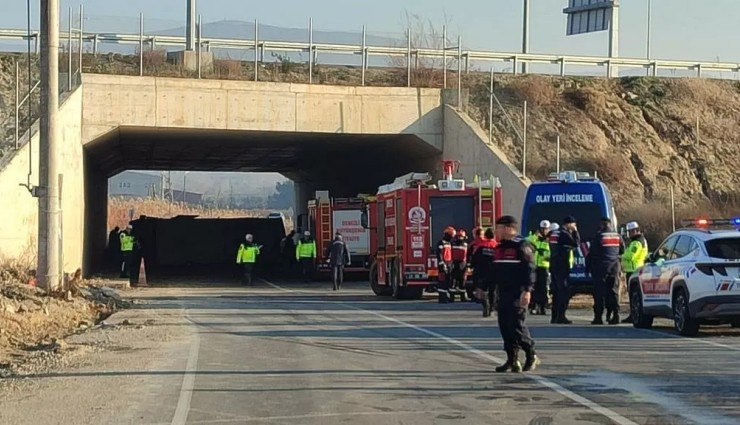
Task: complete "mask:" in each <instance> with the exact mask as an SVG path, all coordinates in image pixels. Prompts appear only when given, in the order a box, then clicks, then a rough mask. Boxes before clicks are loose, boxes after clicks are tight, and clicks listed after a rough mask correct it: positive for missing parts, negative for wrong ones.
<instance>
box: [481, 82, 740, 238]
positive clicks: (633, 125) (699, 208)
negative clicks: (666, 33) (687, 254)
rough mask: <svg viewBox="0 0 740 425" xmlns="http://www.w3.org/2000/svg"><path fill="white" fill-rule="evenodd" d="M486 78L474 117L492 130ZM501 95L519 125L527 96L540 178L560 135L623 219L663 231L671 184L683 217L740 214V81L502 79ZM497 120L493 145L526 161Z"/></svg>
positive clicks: (531, 146)
mask: <svg viewBox="0 0 740 425" xmlns="http://www.w3.org/2000/svg"><path fill="white" fill-rule="evenodd" d="M488 84H489V83H488V81H486V80H485V79H481V78H479V80H478V81H477V82H473V81H470V86H471V88H472V90H471V96H472V97H471V104H472V105H471V110H470V111H469V113H470V114H471V115H473V116H474V117H475V118H476V119H477V120H478V121H479V122H480V123H481V124H482V125H483V126H484V127H487V121H488V117H487V116H488V101H489V100H488V99H489V98H488ZM495 92H496V94H497V96H498V97H499V99H500V100H501V102H502V104H503V106H504V109H505V110H506V111H507V113H508V114H509V116H510V117H511V119H512V121H513V122H514V123H515V124H520V123H521V122H522V113H523V107H522V106H523V101H524V100H527V106H528V148H527V170H528V175H529V176H530V177H532V178H543V177H545V176H546V175H547V173H548V172H552V171H554V168H555V146H556V137H557V135H558V134H559V135H560V136H561V164H562V167H561V168H563V169H577V170H582V171H591V172H593V171H597V172H598V175H599V177H600V178H601V179H602V180H604V181H605V182H606V183H607V184H608V185H609V187H610V188H611V190H612V192H613V195H614V198H615V203H616V205H617V209H618V213H619V215H620V217H621V218H622V220H626V219H638V220H642V221H644V222H646V223H650V225H651V226H654V227H655V226H657V227H656V228H655V229H653V230H656V231H661V232H664V231H665V225H666V224H667V223H670V215H669V213H668V212H669V197H670V190H671V187H673V189H674V191H675V199H676V203H677V211H678V215H679V217H678V218H679V219H680V218H682V217H683V216H686V215H693V214H703V215H713V214H732V213H735V214H737V213H738V212H740V211H738V207H739V206H740V83H738V82H736V81H730V80H707V79H677V78H676V79H670V78H663V79H658V78H622V79H612V80H608V79H602V78H582V77H549V76H519V77H515V76H499V77H498V78H496V82H495ZM493 125H494V132H493V134H494V143H496V144H497V145H498V146H500V147H501V148H502V149H503V150H504V152H505V153H506V154H507V156H508V157H509V159H510V160H511V161H512V162H513V163H514V164H516V165H517V166H519V165H520V164H521V158H522V144H521V142H520V141H519V140H518V138H517V136H516V135H515V133H514V132H513V131H512V129H511V126H510V125H509V124H508V121H507V120H506V118H505V116H504V115H503V113H502V112H501V109H500V108H498V107H495V108H494V120H493ZM661 226H662V228H658V227H661Z"/></svg>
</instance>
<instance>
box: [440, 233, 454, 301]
mask: <svg viewBox="0 0 740 425" xmlns="http://www.w3.org/2000/svg"><path fill="white" fill-rule="evenodd" d="M454 237H455V229H454V228H453V227H452V226H447V228H445V230H444V233H443V235H442V239H440V240H439V242H437V270H438V272H439V274H438V277H437V281H438V282H439V283H438V286H437V293H438V294H439V303H440V304H447V303H451V302H454V301H455V298H454V297H451V296H450V295H451V294H450V290H451V289H452V287H451V285H450V283H451V281H452V279H451V274H450V272H451V271H452V239H453V238H454Z"/></svg>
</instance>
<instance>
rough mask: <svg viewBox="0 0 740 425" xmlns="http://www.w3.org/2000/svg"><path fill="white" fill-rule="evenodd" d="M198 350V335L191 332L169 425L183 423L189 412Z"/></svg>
mask: <svg viewBox="0 0 740 425" xmlns="http://www.w3.org/2000/svg"><path fill="white" fill-rule="evenodd" d="M199 351H200V337H199V336H198V334H197V333H195V332H193V340H192V342H191V343H190V354H189V355H188V363H187V366H186V367H185V376H183V378H182V386H181V387H180V398H179V399H178V400H177V408H176V409H175V415H174V416H173V417H172V422H171V425H185V423H186V422H187V420H188V413H189V412H190V400H191V399H192V397H193V389H194V388H195V373H196V372H197V370H198V352H199Z"/></svg>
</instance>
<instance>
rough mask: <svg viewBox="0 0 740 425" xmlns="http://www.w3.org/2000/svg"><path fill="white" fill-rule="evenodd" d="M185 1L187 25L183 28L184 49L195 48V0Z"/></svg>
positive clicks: (190, 49) (190, 50)
mask: <svg viewBox="0 0 740 425" xmlns="http://www.w3.org/2000/svg"><path fill="white" fill-rule="evenodd" d="M186 1H187V12H186V14H187V21H188V22H187V25H186V27H185V28H186V29H185V44H186V45H185V50H187V51H189V52H192V51H193V50H195V16H196V15H195V0H186Z"/></svg>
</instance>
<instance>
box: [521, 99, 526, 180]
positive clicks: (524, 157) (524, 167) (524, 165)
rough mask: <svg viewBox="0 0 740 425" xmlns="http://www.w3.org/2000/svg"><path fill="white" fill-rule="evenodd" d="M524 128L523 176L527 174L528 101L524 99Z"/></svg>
mask: <svg viewBox="0 0 740 425" xmlns="http://www.w3.org/2000/svg"><path fill="white" fill-rule="evenodd" d="M523 113H524V122H523V124H524V128H523V129H522V176H524V177H526V176H527V101H526V100H525V101H524V112H523Z"/></svg>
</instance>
